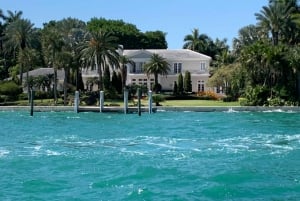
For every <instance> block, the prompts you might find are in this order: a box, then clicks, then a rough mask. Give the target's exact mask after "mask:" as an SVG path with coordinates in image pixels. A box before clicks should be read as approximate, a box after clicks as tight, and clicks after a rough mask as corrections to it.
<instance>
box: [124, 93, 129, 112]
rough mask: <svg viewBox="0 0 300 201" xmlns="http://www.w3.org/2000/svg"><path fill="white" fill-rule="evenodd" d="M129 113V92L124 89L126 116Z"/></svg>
mask: <svg viewBox="0 0 300 201" xmlns="http://www.w3.org/2000/svg"><path fill="white" fill-rule="evenodd" d="M127 113H128V90H127V89H124V114H127Z"/></svg>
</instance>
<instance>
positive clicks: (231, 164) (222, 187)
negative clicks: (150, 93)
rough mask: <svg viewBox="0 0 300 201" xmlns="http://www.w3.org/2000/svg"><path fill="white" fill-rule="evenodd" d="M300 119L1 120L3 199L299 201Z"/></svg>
mask: <svg viewBox="0 0 300 201" xmlns="http://www.w3.org/2000/svg"><path fill="white" fill-rule="evenodd" d="M299 123H300V113H292V112H287V113H285V112H256V113H254V112H253V113H252V112H213V113H197V112H158V113H155V114H151V115H150V114H144V113H143V114H142V116H140V117H139V116H138V115H137V114H129V115H124V114H114V113H104V114H101V113H79V114H76V113H72V112H41V113H35V114H34V116H33V117H30V116H29V112H0V125H1V129H0V139H1V140H0V176H1V177H0V200H13V201H15V200H22V201H23V200H25V201H26V200H30V201H31V200H239V201H240V200H242V201H246V200H273V201H280V200H300V127H299Z"/></svg>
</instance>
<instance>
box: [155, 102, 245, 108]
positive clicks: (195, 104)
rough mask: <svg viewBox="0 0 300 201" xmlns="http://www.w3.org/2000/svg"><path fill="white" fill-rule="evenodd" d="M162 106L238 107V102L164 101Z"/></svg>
mask: <svg viewBox="0 0 300 201" xmlns="http://www.w3.org/2000/svg"><path fill="white" fill-rule="evenodd" d="M160 104H161V105H163V106H187V107H189V106H240V104H239V102H237V101H236V102H223V101H213V100H166V101H164V102H161V103H160Z"/></svg>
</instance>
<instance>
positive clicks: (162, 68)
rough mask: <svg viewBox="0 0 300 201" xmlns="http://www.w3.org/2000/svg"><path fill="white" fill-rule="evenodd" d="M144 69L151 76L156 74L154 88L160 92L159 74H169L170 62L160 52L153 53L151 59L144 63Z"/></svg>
mask: <svg viewBox="0 0 300 201" xmlns="http://www.w3.org/2000/svg"><path fill="white" fill-rule="evenodd" d="M144 71H145V73H146V74H147V76H149V75H150V74H153V75H154V90H155V92H158V75H167V74H168V72H169V71H170V64H169V63H168V62H167V60H166V59H165V58H163V57H162V56H160V55H159V54H155V53H154V54H152V56H151V59H150V61H149V62H148V63H146V64H145V65H144Z"/></svg>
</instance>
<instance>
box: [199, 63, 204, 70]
mask: <svg viewBox="0 0 300 201" xmlns="http://www.w3.org/2000/svg"><path fill="white" fill-rule="evenodd" d="M200 71H205V62H201V63H200Z"/></svg>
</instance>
